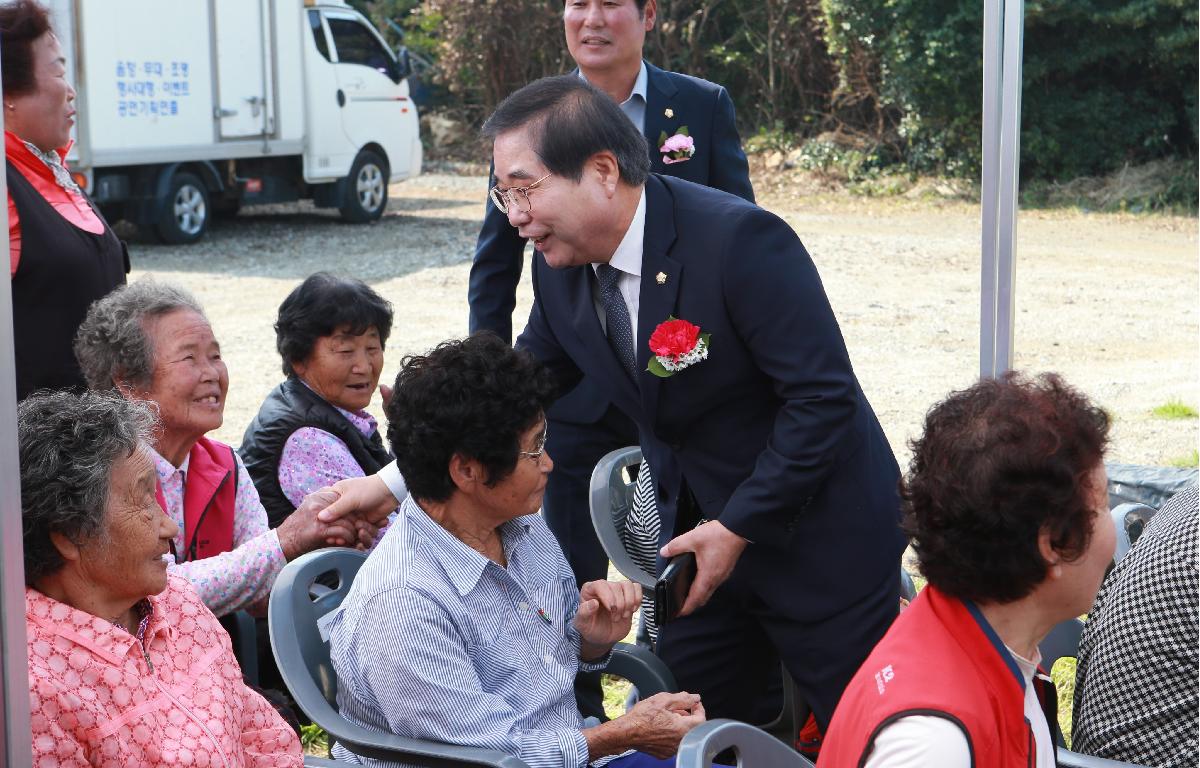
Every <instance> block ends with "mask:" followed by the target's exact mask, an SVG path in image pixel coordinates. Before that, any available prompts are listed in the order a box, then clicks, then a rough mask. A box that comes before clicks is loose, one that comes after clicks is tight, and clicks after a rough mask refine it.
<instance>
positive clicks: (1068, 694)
mask: <svg viewBox="0 0 1200 768" xmlns="http://www.w3.org/2000/svg"><path fill="white" fill-rule="evenodd" d="M1075 665H1076V662H1075V659H1071V658H1065V659H1059V660H1058V661H1057V662H1055V663H1054V668H1053V669H1051V670H1050V679H1052V680H1053V681H1054V687H1055V688H1057V689H1058V727H1059V728H1061V729H1062V733H1063V740H1064V741H1065V742H1066V744H1067V749H1070V748H1071V714H1072V713H1071V709H1072V707H1073V706H1074V704H1075Z"/></svg>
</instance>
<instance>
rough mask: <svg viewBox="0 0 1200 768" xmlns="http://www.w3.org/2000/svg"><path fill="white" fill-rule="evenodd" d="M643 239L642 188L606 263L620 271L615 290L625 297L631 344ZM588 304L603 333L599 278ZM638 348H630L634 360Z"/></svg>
mask: <svg viewBox="0 0 1200 768" xmlns="http://www.w3.org/2000/svg"><path fill="white" fill-rule="evenodd" d="M645 239H646V188H645V187H642V196H641V198H640V199H639V200H638V206H637V210H636V211H634V213H633V221H631V222H629V229H627V230H625V236H624V237H622V238H621V243H620V245H618V246H617V250H615V251H614V252H613V255H612V258H611V259H610V260H609V262H608V265H609V266H610V267H612V268H613V269H615V270H617V271H618V272H620V273H621V276H620V277H619V278H617V289H618V290H620V291H621V298H622V299H624V300H625V307H626V309H628V310H629V325H630V330H631V331H632V332H633V338H634V343H635V344H636V343H637V337H638V335H637V334H638V308H639V307H640V306H641V292H642V243H643V242H644V241H645ZM598 266H599V265H598V264H592V271H593V272H595V271H596V268H597V267H598ZM592 306H594V307H595V308H596V316H597V317H599V318H600V327H601V328H602V329H603V330H604V332H605V333H608V321H607V318H606V316H605V312H604V297H603V296H602V295H601V292H600V281H599V280H595V281H593V283H592ZM637 353H638V351H637V350H636V349H634V350H633V355H634V359H637Z"/></svg>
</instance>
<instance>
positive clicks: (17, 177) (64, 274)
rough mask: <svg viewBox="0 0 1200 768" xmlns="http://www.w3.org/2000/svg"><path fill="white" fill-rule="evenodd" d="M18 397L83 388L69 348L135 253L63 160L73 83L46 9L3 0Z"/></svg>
mask: <svg viewBox="0 0 1200 768" xmlns="http://www.w3.org/2000/svg"><path fill="white" fill-rule="evenodd" d="M0 71H2V72H3V77H4V128H5V130H4V156H5V160H6V161H7V180H8V243H9V275H10V277H11V279H12V298H13V336H14V341H15V345H16V350H15V351H16V364H17V398H18V399H24V398H25V397H26V396H27V395H28V394H29V393H31V392H33V391H34V390H37V389H44V388H45V389H66V388H75V389H83V387H84V381H83V375H82V374H81V373H80V371H79V366H78V365H77V364H76V362H75V357H74V355H72V354H71V340H72V339H73V338H74V337H75V329H76V328H78V327H79V322H80V321H81V320H82V319H83V315H84V313H85V312H87V308H88V305H89V304H91V303H92V302H93V301H95V300H96V299H98V298H100V297H101V296H104V295H105V294H107V293H108V292H109V291H111V290H112V289H113V288H115V287H117V286H118V285H121V284H122V283H124V282H125V273H126V272H128V271H129V257H128V255H127V254H126V252H125V244H124V243H122V242H121V241H120V240H118V239H117V236H116V235H114V234H113V232H112V230H111V229H109V227H108V224H106V223H105V221H104V217H103V216H101V215H100V213H99V211H97V210H96V209H95V208H94V207H93V206H92V204H91V203H90V202H89V201H88V199H87V197H86V196H85V195H84V194H83V191H82V190H81V189H80V188H79V185H78V183H76V181H75V179H74V178H72V176H71V173H70V172H69V171H68V170H67V167H66V165H65V163H64V161H65V159H66V156H67V151H68V150H69V149H70V142H71V126H72V125H74V124H75V121H74V116H75V104H74V102H75V89H74V88H72V87H71V84H70V83H69V82H68V81H67V74H68V73H67V68H66V59H65V58H64V56H63V52H62V48H61V46H60V45H59V42H58V38H57V37H55V35H54V32H53V30H51V28H50V17H49V15H48V14H47V13H46V10H45V9H44V8H42V7H41V6H40V5H38V4H37V3H35V2H31V0H20V1H19V2H15V3H11V4H5V5H3V6H0Z"/></svg>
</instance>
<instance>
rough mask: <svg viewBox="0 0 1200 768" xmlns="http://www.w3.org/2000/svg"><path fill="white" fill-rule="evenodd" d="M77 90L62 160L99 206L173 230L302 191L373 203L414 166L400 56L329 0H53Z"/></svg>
mask: <svg viewBox="0 0 1200 768" xmlns="http://www.w3.org/2000/svg"><path fill="white" fill-rule="evenodd" d="M49 7H50V9H51V11H52V14H53V21H54V25H55V29H56V31H57V33H58V35H59V38H60V41H61V43H62V46H63V50H64V51H65V53H66V56H67V72H68V73H69V74H68V77H73V82H74V85H75V88H76V91H77V92H78V96H77V102H76V108H77V110H78V114H77V116H76V121H77V122H76V126H75V134H76V141H75V145H74V147H73V148H72V150H71V153H70V155H69V156H68V161H69V163H70V165H71V167H72V170H73V171H74V172H75V175H76V178H77V180H79V181H81V182H82V185H83V186H84V188H85V189H86V190H87V192H88V194H90V195H91V197H92V199H93V200H94V201H95V202H96V203H97V204H98V205H99V206H100V209H101V211H103V212H104V214H105V216H106V217H108V218H109V219H110V220H115V219H126V220H129V221H132V222H133V223H135V224H137V225H139V226H140V227H142V228H148V229H150V230H151V231H153V232H155V233H156V234H157V235H158V236H159V238H161V239H162V240H164V241H166V242H170V243H187V242H194V241H196V240H199V239H200V238H201V237H203V235H204V233H205V231H206V229H207V228H208V225H209V222H210V219H211V217H212V216H213V215H214V214H221V213H236V211H237V210H238V208H239V207H240V206H241V205H242V204H243V203H245V204H250V203H278V202H288V201H292V200H299V199H312V200H313V202H314V203H315V204H316V205H317V206H320V207H334V208H338V209H339V210H340V211H341V214H342V217H343V218H344V219H346V220H348V221H352V222H365V221H371V220H374V219H377V218H379V216H380V215H381V214H382V213H383V210H384V207H385V206H386V204H387V187H388V183H389V182H390V181H399V180H401V179H405V178H408V177H410V176H414V175H417V174H419V173H420V172H421V142H420V138H419V135H418V127H417V109H416V105H414V104H413V102H412V100H411V98H410V96H409V90H408V82H407V79H406V78H407V76H408V70H409V67H408V57H407V54H406V52H405V51H403V49H401V50H400V51H399V53H393V52H392V51H391V50H390V49H389V48H388V46H387V45H386V44H385V43H384V41H383V38H382V37H381V36H380V35H379V32H378V31H377V30H376V29H375V27H373V26H372V25H371V23H370V22H369V21H368V20H367V19H365V18H364V17H363V16H362V15H360V14H359V13H358V12H357V11H355V10H354V9H352V8H351V7H349V6H348V5H346V4H345V3H343V2H341V0H320V1H319V2H313V1H312V0H51V2H50V3H49Z"/></svg>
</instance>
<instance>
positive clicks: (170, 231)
mask: <svg viewBox="0 0 1200 768" xmlns="http://www.w3.org/2000/svg"><path fill="white" fill-rule="evenodd" d="M210 211H211V208H210V207H209V202H208V188H207V187H205V186H204V182H203V181H201V180H200V179H199V177H197V176H196V175H195V174H191V173H187V172H183V173H177V174H175V175H174V176H172V177H171V185H170V186H169V187H168V188H167V194H166V196H165V197H164V198H163V200H162V211H161V212H160V213H159V215H158V222H157V223H155V225H154V229H155V231H156V232H157V233H158V237H159V239H161V240H162V241H163V242H164V243H171V244H182V243H194V242H196V241H197V240H199V239H200V238H201V237H204V233H205V232H206V231H208V219H209V213H210Z"/></svg>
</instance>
